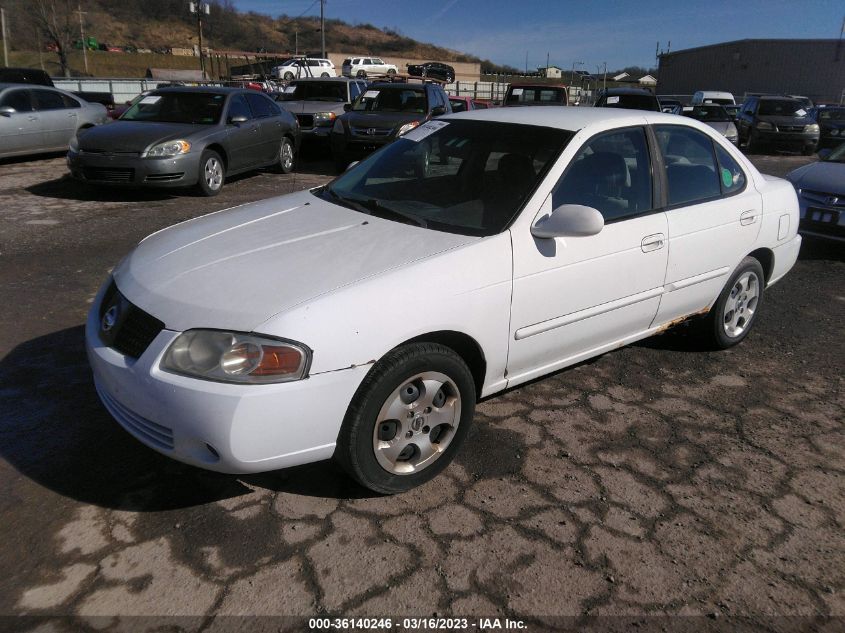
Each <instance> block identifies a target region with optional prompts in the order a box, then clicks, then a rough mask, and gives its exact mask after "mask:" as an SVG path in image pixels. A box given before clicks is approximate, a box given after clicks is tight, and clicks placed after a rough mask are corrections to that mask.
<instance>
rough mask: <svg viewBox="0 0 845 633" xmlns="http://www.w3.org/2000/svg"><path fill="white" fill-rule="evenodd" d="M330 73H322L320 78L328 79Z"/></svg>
mask: <svg viewBox="0 0 845 633" xmlns="http://www.w3.org/2000/svg"><path fill="white" fill-rule="evenodd" d="M328 76H329V73H320V77H328Z"/></svg>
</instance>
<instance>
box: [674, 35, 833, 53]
mask: <svg viewBox="0 0 845 633" xmlns="http://www.w3.org/2000/svg"><path fill="white" fill-rule="evenodd" d="M838 41H839V40H838V39H835V38H815V39H813V38H788V37H779V38H767V39H754V38H746V39H744V40H731V41H730V42H718V43H716V44H705V45H704V46H694V47H692V48H682V49H679V50H676V51H671V52H669V53H661V54H660V57H672V56H673V55H682V54H683V53H689V52H691V51H700V50H705V49H708V48H723V47H725V46H736V45H739V44H752V43H753V44H763V45H765V44H778V43H783V42H788V43H790V44H799V43H807V42H811V43H821V42H828V43H829V42H833V43H836V42H838Z"/></svg>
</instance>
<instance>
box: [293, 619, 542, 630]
mask: <svg viewBox="0 0 845 633" xmlns="http://www.w3.org/2000/svg"><path fill="white" fill-rule="evenodd" d="M399 626H401V630H404V631H438V630H445V631H454V630H462V629H464V630H476V631H495V630H523V631H524V630H527V628H528V627H527V626H526V624H525V622H523V621H522V620H518V619H513V620H512V619H510V618H473V619H470V618H437V617H429V618H401V619H400V618H310V619H309V620H308V628H309V629H310V630H312V631H320V630H334V631H374V630H379V629H381V630H390V629H393V628H394V627H399Z"/></svg>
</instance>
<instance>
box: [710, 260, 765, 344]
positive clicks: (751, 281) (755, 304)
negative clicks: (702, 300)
mask: <svg viewBox="0 0 845 633" xmlns="http://www.w3.org/2000/svg"><path fill="white" fill-rule="evenodd" d="M765 285H766V278H765V275H764V274H763V267H762V266H761V265H760V262H759V261H757V260H756V259H754V258H753V257H746V258H745V259H743V260H742V262H741V263H740V265H739V267H738V268H737V269H736V270H735V271H734V273H733V275H731V278H730V279H729V280H728V283H727V284H725V287H724V288H723V289H722V292H721V294H720V295H719V298H718V299H716V303H715V304H714V305H713V307H712V308H711V309H710V312H709V313H708V314H707V317H706V318H705V319H704V321H703V323H702V327H703V331H702V334H703V335H704V337H705V339H706V342H707V343H709V344H710V345H711V346H712V347H715V348H717V349H727V348H729V347H733V346H734V345H736V344H737V343H739V342H740V341H742V339H744V338H745V337H746V336H748V332H749V331H750V330H751V327H752V326H753V325H754V322H755V321H756V320H757V314H758V313H759V312H760V308H761V307H762V305H763V288H764V287H765Z"/></svg>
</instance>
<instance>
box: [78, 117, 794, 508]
mask: <svg viewBox="0 0 845 633" xmlns="http://www.w3.org/2000/svg"><path fill="white" fill-rule="evenodd" d="M797 228H798V201H797V199H796V196H795V191H794V189H793V188H792V185H790V184H789V183H788V182H786V181H785V180H780V179H777V178H772V177H769V176H763V175H761V174H760V173H759V172H758V171H757V170H756V169H755V168H754V167H753V166H752V165H751V164H750V163H749V162H748V161H747V160H746V159H745V157H744V156H743V155H742V154H741V153H740V152H739V151H738V150H737V149H736V148H735V147H734V146H733V145H732V144H731V143H729V142H728V141H727V140H725V138H724V137H722V136H721V135H720V134H718V133H717V132H715V131H714V130H713V129H712V128H710V127H708V126H705V125H704V124H702V123H699V122H697V121H694V120H691V119H688V118H682V117H677V116H673V115H666V114H660V113H650V112H642V111H634V110H629V111H625V110H608V109H605V108H530V107H529V108H500V109H493V110H477V111H473V112H467V113H462V114H458V115H453V116H447V117H445V118H442V119H438V120H436V121H431V122H429V123H425V124H423V125H421V126H419V127H418V128H417V129H415V130H413V131H411V132H409V133H407V134H405V135H404V136H403V137H401V138H400V139H399V140H397V141H396V142H394V143H392V144H391V145H389V146H387V147H385V148H384V149H382V150H380V151H379V152H376V153H375V154H373V155H372V156H370V157H369V158H367V159H366V160H364V161H363V162H361V163H359V164H358V165H356V166H355V167H353V168H352V169H350V170H349V171H347V172H346V173H344V174H343V175H341V176H340V177H338V178H337V179H336V180H334V181H333V182H332V183H330V184H329V185H327V186H324V187H318V188H316V189H312V190H310V191H303V192H300V193H295V194H291V195H287V196H282V197H278V198H272V199H269V200H264V201H261V202H256V203H253V204H247V205H243V206H240V207H235V208H232V209H228V210H225V211H220V212H217V213H212V214H209V215H206V216H204V217H200V218H196V219H193V220H189V221H187V222H183V223H182V224H179V225H176V226H173V227H170V228H168V229H165V230H163V231H159V232H158V233H155V234H154V235H151V236H150V237H148V238H146V239H145V240H143V241H142V242H141V243H140V244H139V245H138V246H137V247H136V248H135V250H134V251H132V252H131V253H130V254H129V255H128V256H127V257H126V258H125V259H124V260H123V261H122V262H121V263H120V264H119V265H118V266H117V268H115V270H114V273H113V275H112V277H111V278H110V279H109V280H108V281H107V282H106V284H105V285H104V286H103V288H102V289H101V290H100V292H99V294H98V296H97V298H96V300H95V303H94V307H93V308H92V310H91V313H90V316H89V318H88V323H87V327H86V338H87V349H88V355H89V358H90V362H91V365H92V367H93V371H94V378H95V381H96V387H97V391H98V392H99V394H100V397H101V399H102V401H103V403H104V405H105V406H106V408H107V409H108V410H109V412H110V413H111V414H112V415H113V416H114V417H115V418H116V419H117V421H118V422H119V423H120V424H121V425H122V426H123V427H124V428H125V429H126V430H127V431H128V432H129V433H131V434H132V435H134V436H135V437H136V438H137V439H139V440H140V441H141V442H143V443H144V444H146V445H147V446H149V447H151V448H154V449H155V450H157V451H159V452H161V453H163V454H165V455H168V456H170V457H172V458H174V459H177V460H180V461H183V462H186V463H188V464H193V465H195V466H200V467H202V468H207V469H211V470H216V471H221V472H227V473H249V472H258V471H268V470H274V469H279V468H284V467H288V466H294V465H297V464H303V463H306V462H313V461H316V460H322V459H326V458H330V457H334V458H335V459H336V460H337V461H338V462H339V463H340V464H341V465H342V466H343V467H344V468H345V469H346V470H347V471H348V472H349V474H350V475H352V476H353V477H354V478H355V479H357V480H358V481H359V482H360V483H361V484H363V485H364V486H367V487H369V488H371V489H373V490H375V491H380V492H385V493H392V492H399V491H403V490H407V489H409V488H411V487H413V486H416V485H418V484H420V483H422V482H424V481H426V480H428V479H430V478H432V477H433V476H435V475H436V474H437V473H438V472H440V471H441V470H442V469H443V468H444V467H445V466H446V465H447V464H448V463H449V462H450V460H451V459H452V458H453V457H454V455H455V453H456V452H457V451H458V449H459V447H460V445H461V443H462V441H463V440H464V438H465V437H466V434H467V430H468V427H469V426H470V424H471V422H472V418H473V413H474V408H475V403H476V401H477V400H478V399H479V398H482V397H485V396H489V395H490V394H493V393H496V392H498V391H501V390H503V389H505V388H508V387H513V386H514V385H518V384H520V383H524V382H526V381H528V380H532V379H534V378H537V377H538V376H542V375H544V374H548V373H550V372H553V371H555V370H558V369H560V368H562V367H566V366H568V365H572V364H574V363H577V362H579V361H582V360H584V359H586V358H589V357H591V356H596V355H597V354H601V353H603V352H606V351H608V350H611V349H614V348H617V347H619V346H621V345H625V344H627V343H631V342H632V341H636V340H638V339H642V338H644V337H647V336H649V335H651V334H654V333H657V332H660V331H662V330H664V329H666V327H668V326H669V325H672V324H675V323H677V322H679V321H680V320H683V319H684V318H685V317H688V316H699V317H701V318H699V320H698V321H699V322H698V323H697V325H698V327H700V328H701V332H702V334H703V335H704V336H706V337H707V338H708V339H709V341H710V342H711V343H712V345H713V346H716V347H721V348H727V347H729V346H731V345H735V344H736V343H738V342H740V341H741V340H742V339H743V338H745V336H746V335H747V334H748V332H749V330H750V329H751V327H752V326H753V325H754V322H755V320H756V319H757V318H758V314H759V312H760V310H761V308H762V306H763V299H764V296H765V295H764V289H765V288H767V287H769V286H771V285H772V284H773V283H775V282H776V281H778V280H779V279H780V278H781V277H783V276H784V275H785V274H786V273H787V271H789V269H790V268H791V267H792V266H793V264H794V263H795V260H796V258H797V256H798V250H799V247H800V245H801V238H800V237H799V236H798V235H797V234H796V229H797Z"/></svg>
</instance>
